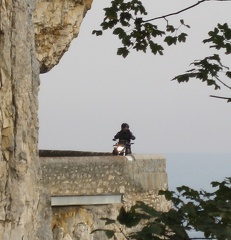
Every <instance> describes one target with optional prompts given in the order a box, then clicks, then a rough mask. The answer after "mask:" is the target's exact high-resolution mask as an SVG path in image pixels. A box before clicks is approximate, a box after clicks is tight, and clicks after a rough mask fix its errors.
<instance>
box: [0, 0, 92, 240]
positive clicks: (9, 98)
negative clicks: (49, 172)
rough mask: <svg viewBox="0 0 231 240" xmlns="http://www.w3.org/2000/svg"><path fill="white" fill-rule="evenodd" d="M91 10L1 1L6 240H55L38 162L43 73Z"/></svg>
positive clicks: (59, 3) (1, 227) (66, 0)
mask: <svg viewBox="0 0 231 240" xmlns="http://www.w3.org/2000/svg"><path fill="white" fill-rule="evenodd" d="M36 3H37V5H36ZM90 5H91V0H83V1H80V0H37V2H36V0H14V1H12V0H0V239H1V240H16V239H17V240H22V239H23V240H38V239H39V240H50V239H52V232H51V228H50V226H51V207H50V202H49V197H48V195H47V193H46V191H45V189H44V188H43V186H42V185H41V170H40V163H39V158H38V89H39V72H43V73H44V72H47V71H49V70H50V69H51V68H52V67H53V66H54V65H56V64H57V63H58V62H59V60H60V58H61V57H62V55H63V54H64V52H65V51H66V50H67V49H68V47H69V45H70V42H71V40H72V39H73V38H74V37H76V36H77V34H78V31H79V26H80V23H81V21H82V18H83V16H84V14H85V13H86V11H87V10H88V9H89V8H90Z"/></svg>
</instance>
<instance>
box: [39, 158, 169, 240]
mask: <svg viewBox="0 0 231 240" xmlns="http://www.w3.org/2000/svg"><path fill="white" fill-rule="evenodd" d="M40 161H41V166H42V171H43V183H44V184H45V186H46V188H47V189H48V191H49V193H50V195H51V196H59V197H61V196H83V195H84V196H107V195H109V194H111V195H113V194H114V195H116V194H121V196H122V201H121V202H120V203H115V204H113V203H112V204H97V205H84V204H82V203H81V205H79V204H78V203H76V204H75V206H73V205H72V206H55V207H54V206H53V207H52V210H53V225H52V228H53V234H54V240H63V239H69V240H71V239H72V240H74V239H81V240H97V239H100V240H106V239H107V238H106V236H105V235H104V234H103V233H97V234H90V232H91V231H92V230H94V229H97V228H104V227H105V226H104V223H105V222H104V221H103V220H102V219H101V218H106V217H107V218H112V219H116V216H117V215H118V212H119V209H120V208H121V206H124V207H125V208H126V209H129V208H130V207H131V206H132V205H134V204H135V203H136V201H143V202H145V203H147V204H149V205H151V206H153V207H154V208H155V209H157V210H160V211H168V210H169V208H170V207H171V204H170V203H169V202H167V201H166V199H165V198H164V197H162V196H158V191H159V190H160V189H167V174H166V161H165V159H164V158H163V157H162V156H159V155H131V156H128V157H115V156H95V157H94V156H91V157H87V156H85V157H40ZM125 231H127V230H125ZM58 236H59V237H58ZM60 236H61V237H60ZM80 236H81V237H80ZM117 239H119V240H122V239H123V236H122V234H118V236H117Z"/></svg>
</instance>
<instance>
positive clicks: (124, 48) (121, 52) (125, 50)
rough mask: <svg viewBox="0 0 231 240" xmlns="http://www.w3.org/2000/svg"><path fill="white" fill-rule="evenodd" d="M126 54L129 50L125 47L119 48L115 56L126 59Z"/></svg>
mask: <svg viewBox="0 0 231 240" xmlns="http://www.w3.org/2000/svg"><path fill="white" fill-rule="evenodd" d="M128 53H129V50H128V49H127V48H126V47H121V48H118V50H117V55H121V56H123V57H124V58H126V57H127V55H128Z"/></svg>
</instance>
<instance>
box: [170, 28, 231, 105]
mask: <svg viewBox="0 0 231 240" xmlns="http://www.w3.org/2000/svg"><path fill="white" fill-rule="evenodd" d="M208 35H209V38H208V39H205V40H204V41H203V42H204V43H210V44H212V45H211V46H210V47H211V48H215V49H217V50H224V51H225V53H226V54H230V53H231V42H230V40H231V28H230V27H229V26H228V24H227V23H225V24H218V25H217V27H215V28H214V31H210V32H209V33H208ZM191 64H192V65H193V66H194V68H192V69H190V70H188V71H187V72H186V73H185V74H181V75H179V76H176V77H174V78H173V80H177V81H178V82H179V83H181V82H188V81H189V80H190V79H192V78H196V79H199V80H201V81H202V82H206V83H207V85H208V86H214V88H215V90H217V89H220V88H221V85H222V86H224V87H226V88H228V89H231V85H228V84H227V83H226V82H230V79H231V71H230V70H229V67H227V66H224V65H223V64H222V63H221V59H220V55H218V54H214V55H212V56H209V57H205V58H204V59H202V60H196V61H194V62H193V63H191ZM225 99H227V101H228V102H231V98H225Z"/></svg>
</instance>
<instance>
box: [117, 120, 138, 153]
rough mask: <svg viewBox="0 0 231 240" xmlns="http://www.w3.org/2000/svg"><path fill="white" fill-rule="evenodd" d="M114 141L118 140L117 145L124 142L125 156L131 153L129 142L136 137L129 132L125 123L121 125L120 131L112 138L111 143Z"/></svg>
mask: <svg viewBox="0 0 231 240" xmlns="http://www.w3.org/2000/svg"><path fill="white" fill-rule="evenodd" d="M116 139H119V143H120V142H125V141H126V155H127V154H131V153H132V151H131V144H130V142H131V140H135V139H136V137H135V136H134V135H133V133H132V132H131V131H130V130H129V125H128V124H127V123H122V124H121V130H120V131H119V132H118V133H117V134H116V135H115V136H114V138H113V141H116Z"/></svg>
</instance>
